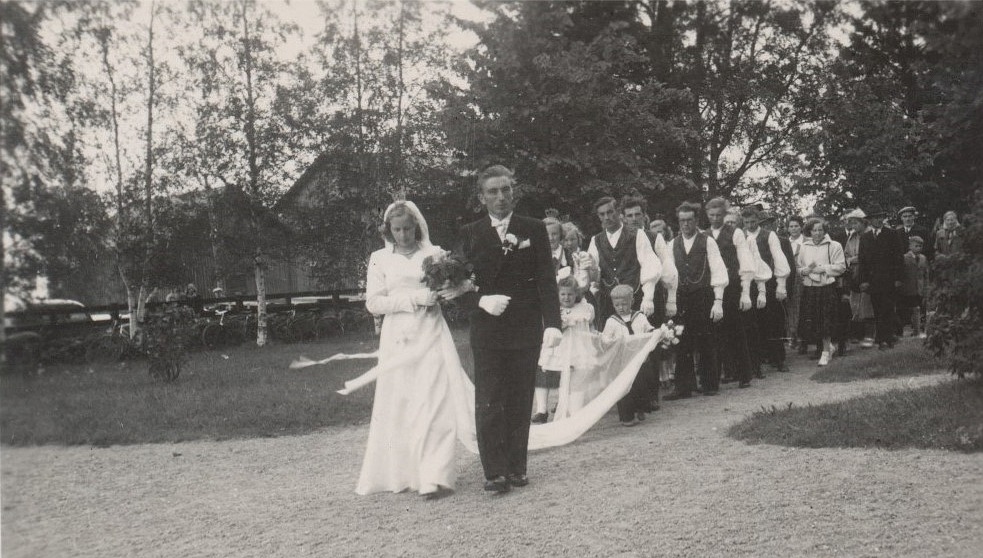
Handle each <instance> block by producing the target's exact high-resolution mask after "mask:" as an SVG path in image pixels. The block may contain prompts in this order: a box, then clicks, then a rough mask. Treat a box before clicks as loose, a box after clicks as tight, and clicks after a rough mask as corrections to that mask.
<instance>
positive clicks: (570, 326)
mask: <svg viewBox="0 0 983 558" xmlns="http://www.w3.org/2000/svg"><path fill="white" fill-rule="evenodd" d="M560 319H561V321H562V322H563V339H562V340H560V344H559V345H557V346H556V347H554V348H552V349H550V348H546V347H544V348H543V350H542V352H541V353H540V355H539V366H540V367H542V368H543V370H558V371H559V372H560V387H559V390H558V393H559V396H558V399H557V405H556V413H555V416H554V418H553V420H554V421H556V420H560V419H562V418H564V417H568V416H570V414H572V413H574V412H576V411H577V410H578V409H580V408H581V407H583V406H584V403H585V402H586V400H585V399H584V394H583V393H580V392H578V391H576V390H574V391H571V384H572V383H573V384H578V383H580V382H581V379H580V378H579V377H577V378H572V376H578V375H581V376H582V375H586V374H590V373H591V372H592V371H593V370H594V369H595V368H596V366H595V363H596V362H597V348H596V346H595V343H594V340H593V336H592V333H591V330H590V324H591V323H593V321H594V307H593V306H591V305H590V304H589V303H588V302H587V301H585V300H581V301H580V302H578V303H577V304H575V305H574V306H573V307H571V308H560Z"/></svg>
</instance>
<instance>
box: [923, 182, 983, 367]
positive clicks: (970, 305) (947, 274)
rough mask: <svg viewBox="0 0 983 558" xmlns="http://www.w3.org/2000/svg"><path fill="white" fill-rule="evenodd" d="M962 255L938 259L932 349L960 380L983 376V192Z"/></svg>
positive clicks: (967, 219) (970, 218) (967, 220)
mask: <svg viewBox="0 0 983 558" xmlns="http://www.w3.org/2000/svg"><path fill="white" fill-rule="evenodd" d="M962 224H963V227H964V229H963V232H964V236H963V244H962V251H961V252H958V253H955V254H952V255H949V256H941V255H940V256H937V257H936V260H935V262H934V263H933V264H932V274H933V279H932V283H933V285H932V286H933V290H932V295H931V298H930V300H931V304H930V306H931V307H933V308H935V313H934V315H931V316H930V318H929V320H928V327H927V332H928V346H929V347H930V348H931V349H932V350H933V351H934V352H935V355H936V356H937V357H940V358H943V359H945V360H946V363H947V364H948V366H949V369H950V370H951V371H952V372H953V373H954V374H957V375H959V376H960V377H962V376H966V375H968V374H969V375H976V376H978V377H979V376H983V192H977V195H976V203H975V205H974V206H973V211H972V213H970V214H969V215H967V216H966V217H965V218H964V221H963V223H962Z"/></svg>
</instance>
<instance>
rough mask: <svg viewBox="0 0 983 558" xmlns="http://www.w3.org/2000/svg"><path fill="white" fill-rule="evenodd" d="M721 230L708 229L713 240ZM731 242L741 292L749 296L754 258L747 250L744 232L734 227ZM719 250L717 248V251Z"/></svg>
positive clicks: (753, 272)
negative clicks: (735, 253)
mask: <svg viewBox="0 0 983 558" xmlns="http://www.w3.org/2000/svg"><path fill="white" fill-rule="evenodd" d="M721 230H723V228H719V229H715V228H713V227H711V228H710V235H711V236H713V239H714V240H716V239H717V237H719V236H720V231H721ZM731 242H733V243H734V248H736V249H737V275H738V277H740V278H741V290H742V291H743V293H744V294H747V295H750V293H751V281H753V280H754V276H755V269H754V256H752V255H751V250H750V248H748V242H747V237H746V236H745V235H744V231H742V230H741V229H739V228H737V227H734V237H733V238H732V239H731ZM719 248H720V247H719V246H718V247H717V249H718V251H719Z"/></svg>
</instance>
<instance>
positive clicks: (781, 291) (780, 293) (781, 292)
mask: <svg viewBox="0 0 983 558" xmlns="http://www.w3.org/2000/svg"><path fill="white" fill-rule="evenodd" d="M784 285H785V280H784V279H779V280H778V289H777V290H775V298H777V299H778V300H785V299H786V298H788V293H787V292H785V286H784Z"/></svg>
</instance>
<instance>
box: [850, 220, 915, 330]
mask: <svg viewBox="0 0 983 558" xmlns="http://www.w3.org/2000/svg"><path fill="white" fill-rule="evenodd" d="M887 214H888V213H887V211H885V210H883V209H881V208H880V207H879V206H876V205H875V206H873V207H870V208H868V211H867V217H868V219H869V220H870V228H869V229H867V232H865V233H864V234H863V235H862V236H861V237H860V261H859V264H860V290H861V291H864V292H866V293H869V294H870V302H871V305H873V307H874V321H875V323H876V330H875V336H874V341H875V342H876V343H877V346H878V348H880V349H888V348H891V347H893V346H894V342H895V337H894V335H895V332H896V331H897V327H898V316H897V311H896V307H895V305H896V302H897V290H898V288H899V287H900V286H901V282H902V279H903V278H904V253H905V250H904V249H902V246H901V233H899V232H898V231H896V230H894V229H892V228H890V227H886V226H885V225H884V218H885V217H887Z"/></svg>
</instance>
